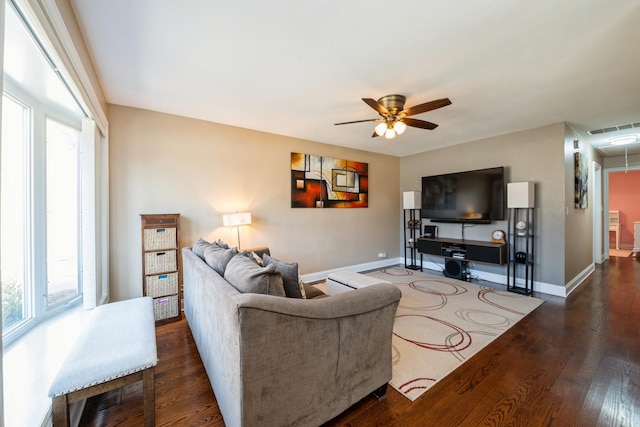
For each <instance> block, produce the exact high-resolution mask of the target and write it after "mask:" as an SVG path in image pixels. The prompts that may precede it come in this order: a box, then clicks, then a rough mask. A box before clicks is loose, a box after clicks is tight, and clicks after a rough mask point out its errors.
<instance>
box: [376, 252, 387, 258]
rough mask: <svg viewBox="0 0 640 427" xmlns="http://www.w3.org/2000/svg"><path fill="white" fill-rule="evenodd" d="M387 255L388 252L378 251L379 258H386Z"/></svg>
mask: <svg viewBox="0 0 640 427" xmlns="http://www.w3.org/2000/svg"><path fill="white" fill-rule="evenodd" d="M386 257H387V253H386V252H378V258H386Z"/></svg>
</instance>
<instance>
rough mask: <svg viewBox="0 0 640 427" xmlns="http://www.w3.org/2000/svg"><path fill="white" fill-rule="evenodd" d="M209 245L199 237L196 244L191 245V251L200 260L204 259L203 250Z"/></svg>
mask: <svg viewBox="0 0 640 427" xmlns="http://www.w3.org/2000/svg"><path fill="white" fill-rule="evenodd" d="M210 244H211V243H209V242H207V241H206V240H204V239H203V238H202V237H201V238H199V239H198V241H197V242H195V243H194V244H193V246H192V247H191V250H192V251H193V253H194V254H196V255H198V256H199V257H200V258H201V259H204V250H205V249H206V248H207V246H209V245H210Z"/></svg>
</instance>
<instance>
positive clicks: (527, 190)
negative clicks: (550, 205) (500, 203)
mask: <svg viewBox="0 0 640 427" xmlns="http://www.w3.org/2000/svg"><path fill="white" fill-rule="evenodd" d="M534 196H535V184H534V183H533V182H510V183H508V184H507V207H508V208H533V207H535V197H534Z"/></svg>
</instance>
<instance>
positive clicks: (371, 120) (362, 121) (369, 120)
mask: <svg viewBox="0 0 640 427" xmlns="http://www.w3.org/2000/svg"><path fill="white" fill-rule="evenodd" d="M380 121H382V119H366V120H354V121H351V122H342V123H334V125H336V126H337V125H350V124H351V123H364V122H380Z"/></svg>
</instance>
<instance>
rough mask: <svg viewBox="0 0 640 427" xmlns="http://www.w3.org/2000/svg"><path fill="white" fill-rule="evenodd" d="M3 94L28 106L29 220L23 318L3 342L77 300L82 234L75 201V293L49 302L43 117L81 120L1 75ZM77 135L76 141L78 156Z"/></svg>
mask: <svg viewBox="0 0 640 427" xmlns="http://www.w3.org/2000/svg"><path fill="white" fill-rule="evenodd" d="M3 86H4V88H3V89H4V90H3V94H6V95H7V96H9V97H10V98H11V99H13V100H14V101H16V102H18V103H20V104H22V105H24V106H25V107H27V108H29V109H30V110H31V117H30V122H31V123H30V129H29V135H28V138H29V139H30V141H29V146H28V150H29V153H28V154H27V155H28V157H29V159H28V164H29V167H28V170H27V171H25V173H26V174H27V176H26V179H27V180H28V193H29V194H28V198H29V203H28V205H29V206H28V209H29V213H30V218H29V219H30V224H29V226H28V230H29V231H28V232H27V234H28V235H27V240H28V243H27V245H28V247H27V254H26V256H25V264H26V265H25V276H26V277H25V283H24V286H25V287H24V289H23V299H24V305H23V307H24V317H25V318H24V319H23V320H22V321H20V322H18V323H17V324H16V325H14V326H13V327H11V328H9V329H8V330H7V331H3V336H2V338H3V340H4V345H5V346H6V345H8V344H10V343H11V342H13V341H14V340H15V339H17V338H19V337H20V336H22V335H23V334H24V333H26V332H27V331H28V330H29V329H31V328H32V327H33V326H35V325H36V324H38V323H39V322H41V321H42V320H45V319H47V318H48V317H50V316H53V315H55V314H57V313H59V312H61V311H63V310H65V309H67V308H68V307H70V306H72V305H74V304H75V303H77V302H79V301H80V300H81V298H82V295H83V284H82V253H83V250H82V248H83V246H82V245H83V238H82V227H81V224H80V223H81V215H82V212H81V204H80V203H78V222H79V224H78V272H77V273H78V276H77V277H78V293H77V294H76V295H73V296H70V297H68V298H66V299H64V300H61V301H59V302H57V303H55V304H52V305H49V304H48V301H47V293H48V289H47V264H46V261H47V228H46V227H47V224H46V222H47V218H46V120H47V119H50V120H54V121H56V122H58V123H61V124H63V125H66V126H69V127H71V128H73V129H75V130H76V131H77V132H78V134H79V135H81V134H82V120H81V119H79V118H77V117H73V116H72V115H70V114H69V113H68V112H67V111H65V110H63V109H60V108H55V107H54V106H50V105H44V104H42V103H40V102H38V101H37V100H36V99H34V98H33V97H31V96H30V95H29V94H27V93H26V92H25V91H24V90H22V89H21V88H20V87H19V86H18V85H17V84H16V83H15V82H12V81H10V79H7V78H5V79H4V85H3ZM81 142H82V141H81V138H79V141H78V152H77V154H78V159H80V147H81ZM80 168H81V163H80V161H79V162H78V169H79V170H78V187H77V188H76V194H77V195H78V198H79V200H80V198H81V183H80V179H81V171H80Z"/></svg>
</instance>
